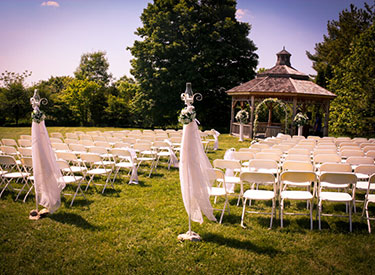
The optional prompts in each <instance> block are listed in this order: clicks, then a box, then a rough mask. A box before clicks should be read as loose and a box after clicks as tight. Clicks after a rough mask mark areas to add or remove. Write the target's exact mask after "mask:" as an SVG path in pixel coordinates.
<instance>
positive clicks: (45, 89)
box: [32, 76, 75, 126]
mask: <svg viewBox="0 0 375 275" xmlns="http://www.w3.org/2000/svg"><path fill="white" fill-rule="evenodd" d="M72 80H73V78H72V77H70V76H57V77H53V76H51V77H50V78H49V79H48V80H42V81H40V82H39V83H37V84H35V85H34V86H33V87H32V90H34V89H38V91H39V94H40V96H41V97H44V98H46V99H47V100H48V104H47V105H44V106H43V107H42V108H43V111H44V112H45V114H46V121H47V122H48V125H66V126H68V125H70V126H73V125H75V124H74V119H72V113H71V111H70V109H69V108H68V106H67V105H66V103H65V102H64V101H62V100H61V94H62V92H63V91H64V90H65V89H66V88H67V87H68V85H69V83H70V82H71V81H72Z"/></svg>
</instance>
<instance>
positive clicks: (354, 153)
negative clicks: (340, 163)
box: [341, 150, 365, 158]
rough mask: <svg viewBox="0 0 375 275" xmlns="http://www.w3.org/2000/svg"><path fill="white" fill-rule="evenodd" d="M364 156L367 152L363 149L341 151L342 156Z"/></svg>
mask: <svg viewBox="0 0 375 275" xmlns="http://www.w3.org/2000/svg"><path fill="white" fill-rule="evenodd" d="M354 156H356V157H364V156H365V153H364V152H363V151H362V150H343V151H341V157H342V158H348V157H354Z"/></svg>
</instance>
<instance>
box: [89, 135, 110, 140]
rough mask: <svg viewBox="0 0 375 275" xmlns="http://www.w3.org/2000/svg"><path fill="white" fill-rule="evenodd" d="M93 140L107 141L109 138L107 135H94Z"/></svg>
mask: <svg viewBox="0 0 375 275" xmlns="http://www.w3.org/2000/svg"><path fill="white" fill-rule="evenodd" d="M92 140H93V141H107V138H106V137H105V136H93V137H92Z"/></svg>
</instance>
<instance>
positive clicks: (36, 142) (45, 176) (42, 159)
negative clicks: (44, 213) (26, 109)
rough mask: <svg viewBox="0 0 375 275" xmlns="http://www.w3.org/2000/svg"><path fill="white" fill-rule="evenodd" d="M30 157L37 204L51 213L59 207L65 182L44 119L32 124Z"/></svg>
mask: <svg viewBox="0 0 375 275" xmlns="http://www.w3.org/2000/svg"><path fill="white" fill-rule="evenodd" d="M31 132H32V159H33V171H34V185H35V192H36V199H37V204H40V205H42V206H44V207H46V208H47V209H48V210H49V212H50V213H53V212H54V211H56V210H57V209H58V208H59V207H60V203H61V200H60V196H61V190H62V189H64V187H65V183H64V180H63V178H62V175H61V171H60V169H59V167H58V165H57V163H56V157H55V154H54V152H53V150H52V147H51V142H50V139H49V136H48V132H47V129H46V126H45V124H44V121H41V122H40V123H36V122H33V124H32V131H31Z"/></svg>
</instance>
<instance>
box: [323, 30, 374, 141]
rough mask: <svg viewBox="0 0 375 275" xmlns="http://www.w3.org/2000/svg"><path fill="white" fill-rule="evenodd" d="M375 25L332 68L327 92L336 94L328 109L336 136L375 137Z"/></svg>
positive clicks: (356, 39) (357, 39)
mask: <svg viewBox="0 0 375 275" xmlns="http://www.w3.org/2000/svg"><path fill="white" fill-rule="evenodd" d="M374 76H375V25H374V24H373V25H372V26H371V27H369V28H368V29H367V30H365V31H364V32H363V33H362V34H361V35H360V36H359V37H357V38H355V39H354V41H353V43H352V46H351V47H350V48H349V54H348V55H347V56H346V57H345V58H344V59H343V60H342V61H341V62H340V63H339V64H338V65H337V66H334V77H333V79H332V80H331V81H330V85H329V89H331V90H332V91H334V92H335V93H336V94H337V98H336V99H335V100H334V101H333V102H332V105H331V120H330V122H331V123H330V126H331V130H332V131H333V133H334V134H336V135H349V136H373V135H374V134H375V108H374V106H375V78H374Z"/></svg>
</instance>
